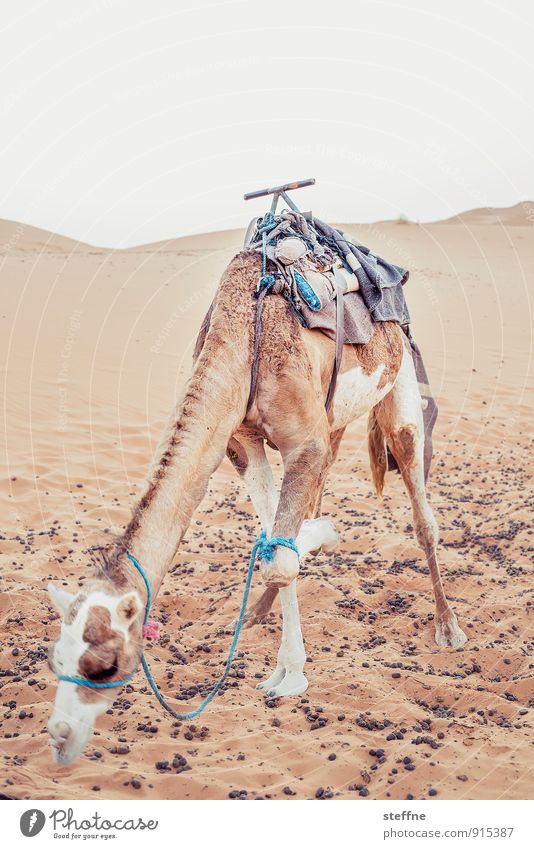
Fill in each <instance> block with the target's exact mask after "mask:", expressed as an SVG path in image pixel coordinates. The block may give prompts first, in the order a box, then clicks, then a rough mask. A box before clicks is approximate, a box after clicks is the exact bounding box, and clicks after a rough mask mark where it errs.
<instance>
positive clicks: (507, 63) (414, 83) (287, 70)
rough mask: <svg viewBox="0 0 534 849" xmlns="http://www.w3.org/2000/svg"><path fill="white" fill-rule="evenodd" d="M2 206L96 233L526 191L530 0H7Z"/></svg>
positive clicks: (532, 61) (447, 209)
mask: <svg viewBox="0 0 534 849" xmlns="http://www.w3.org/2000/svg"><path fill="white" fill-rule="evenodd" d="M0 11H1V16H0V66H1V70H2V73H1V74H0V90H1V91H0V109H1V110H2V124H1V126H2V135H1V140H0V149H1V153H0V218H11V219H15V220H17V221H23V222H26V223H30V224H34V225H36V226H40V227H44V228H46V229H50V230H55V231H57V232H60V233H63V234H65V235H68V236H71V237H74V238H77V239H81V240H83V241H87V242H91V243H93V244H98V245H105V246H114V247H121V246H128V245H133V244H139V243H143V242H150V241H156V240H160V239H166V238H172V237H176V236H180V235H184V234H188V233H194V232H202V231H205V230H217V229H226V228H230V227H242V226H245V225H246V224H247V222H248V220H249V219H250V218H251V217H252V216H253V215H256V214H261V213H262V212H263V211H264V209H265V202H264V201H255V202H252V203H250V202H249V203H248V204H245V203H244V202H243V200H242V195H243V193H244V192H246V191H249V190H253V189H256V188H261V187H263V186H266V185H273V184H278V183H281V182H285V181H289V180H295V179H301V178H305V177H315V178H316V180H317V185H316V186H315V187H314V188H311V189H305V190H303V191H302V192H300V193H299V197H297V195H295V200H297V202H299V203H300V204H301V205H302V208H305V209H310V208H311V209H313V211H314V212H315V213H316V214H317V215H318V216H320V217H321V218H324V219H326V220H329V221H356V222H361V221H374V220H377V219H381V218H396V217H397V216H398V215H399V214H401V213H402V214H404V215H406V216H408V217H409V218H411V219H413V220H420V221H429V220H432V219H438V218H443V217H448V216H450V215H453V214H455V213H456V212H459V211H461V210H464V209H468V208H472V207H477V206H509V205H511V204H514V203H517V202H518V201H520V200H526V199H531V200H532V199H534V153H533V151H534V145H533V142H534V108H533V103H534V98H533V95H532V92H533V83H534V50H533V47H532V45H533V44H534V12H533V7H532V3H531V2H526V0H507V2H504V0H496V2H490V1H489V0H447V2H443V0H442V1H441V2H437V0H384V2H382V1H381V0H352V2H341V0H324V2H317V0H309V2H305V0H263V2H262V1H261V0H260V2H258V0H246V2H245V0H228V2H225V0H215V2H213V0H212V2H208V1H207V0H152V2H148V0H145V2H140V0H100V1H99V0H94V2H92V3H88V2H87V0H83V2H82V0H36V2H33V1H32V0H10V1H9V2H7V0H0Z"/></svg>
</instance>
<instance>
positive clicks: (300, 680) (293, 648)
mask: <svg viewBox="0 0 534 849" xmlns="http://www.w3.org/2000/svg"><path fill="white" fill-rule="evenodd" d="M279 592H280V602H281V604H282V616H283V622H282V642H281V644H280V648H279V649H278V659H277V663H276V669H275V671H274V672H273V674H272V675H271V677H270V678H268V679H267V681H263V682H262V683H261V684H258V687H257V689H258V690H262V691H263V692H264V693H265V694H266V695H267V696H269V697H270V698H278V697H279V696H298V695H300V693H304V691H305V690H307V688H308V679H307V678H306V676H305V675H304V672H303V670H304V663H305V661H306V652H305V650H304V641H303V639H302V631H301V629H300V616H299V604H298V599H297V581H296V579H295V580H294V581H292V582H291V583H290V585H289V586H288V587H281V588H280V590H279Z"/></svg>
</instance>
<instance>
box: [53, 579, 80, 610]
mask: <svg viewBox="0 0 534 849" xmlns="http://www.w3.org/2000/svg"><path fill="white" fill-rule="evenodd" d="M48 594H49V596H50V598H51V599H52V602H53V604H54V607H55V608H56V610H57V611H58V613H61V615H62V616H64V615H65V613H66V612H67V610H68V609H69V607H70V605H71V604H72V601H73V599H74V596H73V595H71V593H68V592H65V590H60V589H58V587H55V586H54V584H53V583H52V582H51V581H50V583H49V584H48Z"/></svg>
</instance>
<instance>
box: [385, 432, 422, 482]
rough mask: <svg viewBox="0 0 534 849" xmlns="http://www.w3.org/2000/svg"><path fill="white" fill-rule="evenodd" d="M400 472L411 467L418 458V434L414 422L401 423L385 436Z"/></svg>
mask: <svg viewBox="0 0 534 849" xmlns="http://www.w3.org/2000/svg"><path fill="white" fill-rule="evenodd" d="M387 441H388V444H389V446H390V448H391V450H392V452H393V455H394V457H395V460H396V461H397V465H398V467H399V469H400V471H401V473H403V472H405V471H408V470H409V469H412V468H413V467H414V466H415V465H416V463H417V459H418V447H419V434H418V428H417V426H416V425H415V424H403V425H402V426H401V427H399V428H396V429H395V430H393V431H391V432H390V433H389V434H388V436H387Z"/></svg>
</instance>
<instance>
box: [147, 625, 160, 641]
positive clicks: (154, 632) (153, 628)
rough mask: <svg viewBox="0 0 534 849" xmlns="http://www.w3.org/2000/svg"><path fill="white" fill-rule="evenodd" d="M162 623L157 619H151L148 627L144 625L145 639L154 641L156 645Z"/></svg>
mask: <svg viewBox="0 0 534 849" xmlns="http://www.w3.org/2000/svg"><path fill="white" fill-rule="evenodd" d="M159 628H160V623H159V622H158V621H157V619H149V620H148V622H147V623H146V625H143V637H144V639H145V640H153V641H154V642H155V643H157V641H158V640H159V637H160V633H159Z"/></svg>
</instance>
